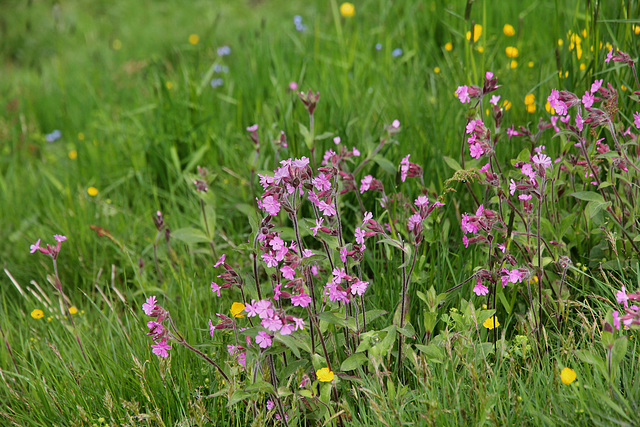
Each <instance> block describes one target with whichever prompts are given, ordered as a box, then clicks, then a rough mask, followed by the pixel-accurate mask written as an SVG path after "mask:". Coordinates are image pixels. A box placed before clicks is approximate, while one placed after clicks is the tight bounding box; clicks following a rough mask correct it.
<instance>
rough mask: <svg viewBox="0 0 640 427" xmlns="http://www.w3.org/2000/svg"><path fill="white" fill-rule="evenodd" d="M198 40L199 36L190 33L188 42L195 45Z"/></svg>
mask: <svg viewBox="0 0 640 427" xmlns="http://www.w3.org/2000/svg"><path fill="white" fill-rule="evenodd" d="M199 41H200V36H199V35H197V34H191V35H190V36H189V43H191V44H193V45H196V44H198V42H199Z"/></svg>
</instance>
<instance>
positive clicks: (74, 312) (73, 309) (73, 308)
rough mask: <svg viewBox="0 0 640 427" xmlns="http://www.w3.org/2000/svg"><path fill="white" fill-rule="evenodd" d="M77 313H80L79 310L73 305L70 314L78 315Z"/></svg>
mask: <svg viewBox="0 0 640 427" xmlns="http://www.w3.org/2000/svg"><path fill="white" fill-rule="evenodd" d="M77 312H78V309H77V308H75V307H74V306H73V305H72V306H71V307H69V313H71V314H76V313H77Z"/></svg>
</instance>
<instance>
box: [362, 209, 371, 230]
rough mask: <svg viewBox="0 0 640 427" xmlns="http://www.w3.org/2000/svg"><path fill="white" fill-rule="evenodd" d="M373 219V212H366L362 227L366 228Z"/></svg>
mask: <svg viewBox="0 0 640 427" xmlns="http://www.w3.org/2000/svg"><path fill="white" fill-rule="evenodd" d="M371 218H373V214H372V213H371V212H365V213H364V218H363V219H362V226H363V227H364V226H365V225H366V224H367V223H368V222H369V220H370V219H371Z"/></svg>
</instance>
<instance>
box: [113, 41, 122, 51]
mask: <svg viewBox="0 0 640 427" xmlns="http://www.w3.org/2000/svg"><path fill="white" fill-rule="evenodd" d="M111 47H112V48H113V50H120V49H122V42H121V41H120V40H118V39H115V40H114V41H113V43H111Z"/></svg>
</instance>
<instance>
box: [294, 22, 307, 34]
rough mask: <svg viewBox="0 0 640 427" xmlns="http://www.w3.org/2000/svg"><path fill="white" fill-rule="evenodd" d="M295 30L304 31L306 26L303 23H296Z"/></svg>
mask: <svg viewBox="0 0 640 427" xmlns="http://www.w3.org/2000/svg"><path fill="white" fill-rule="evenodd" d="M296 30H298V31H299V32H301V33H304V32H305V31H307V26H306V25H304V24H296Z"/></svg>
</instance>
